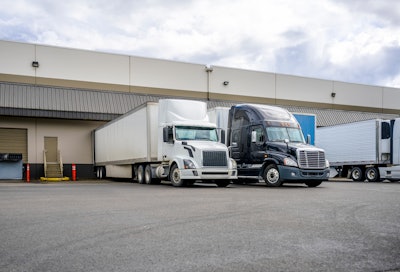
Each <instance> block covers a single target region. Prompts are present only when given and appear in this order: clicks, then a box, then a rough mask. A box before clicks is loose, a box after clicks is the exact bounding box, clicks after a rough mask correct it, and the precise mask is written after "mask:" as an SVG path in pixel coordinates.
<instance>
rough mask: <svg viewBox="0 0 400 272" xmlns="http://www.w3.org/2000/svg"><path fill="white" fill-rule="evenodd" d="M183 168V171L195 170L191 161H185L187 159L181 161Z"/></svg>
mask: <svg viewBox="0 0 400 272" xmlns="http://www.w3.org/2000/svg"><path fill="white" fill-rule="evenodd" d="M183 167H184V168H185V169H195V168H196V166H195V165H194V163H193V162H192V161H191V160H187V159H184V160H183Z"/></svg>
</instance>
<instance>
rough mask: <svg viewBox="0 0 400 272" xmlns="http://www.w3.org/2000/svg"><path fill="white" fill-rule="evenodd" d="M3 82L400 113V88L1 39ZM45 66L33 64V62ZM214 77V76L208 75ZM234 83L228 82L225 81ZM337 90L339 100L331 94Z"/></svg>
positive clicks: (0, 67)
mask: <svg viewBox="0 0 400 272" xmlns="http://www.w3.org/2000/svg"><path fill="white" fill-rule="evenodd" d="M0 58H1V62H0V81H12V82H23V83H32V84H39V85H40V84H42V85H53V86H64V87H76V88H89V89H96V90H114V91H127V92H128V91H131V92H137V93H148V94H155V95H167V96H185V97H190V98H194V99H196V98H203V99H204V98H211V99H220V100H231V101H241V102H250V103H253V102H254V103H257V102H258V103H271V104H275V103H276V104H283V105H300V106H304V105H307V106H315V107H327V108H337V109H346V110H359V111H372V112H393V113H397V112H400V103H398V101H400V89H399V88H386V87H378V86H369V85H362V84H352V83H345V82H337V81H331V80H323V79H314V78H305V77H298V76H291V75H283V74H274V73H267V72H260V71H250V70H242V69H234V68H227V67H219V66H214V67H213V71H212V72H209V73H207V72H206V69H205V65H202V64H192V63H183V62H176V61H168V60H160V59H151V58H144V57H134V56H124V55H116V54H108V53H100V52H93V51H86V50H77V49H68V48H60V47H53V46H44V45H32V44H25V43H16V42H7V41H0ZM33 60H37V61H38V62H39V65H40V67H39V68H33V67H32V61H33ZM208 76H209V77H208ZM224 81H228V82H229V84H228V85H223V82H224ZM332 92H334V93H336V96H335V97H334V98H333V97H332V96H331V93H332Z"/></svg>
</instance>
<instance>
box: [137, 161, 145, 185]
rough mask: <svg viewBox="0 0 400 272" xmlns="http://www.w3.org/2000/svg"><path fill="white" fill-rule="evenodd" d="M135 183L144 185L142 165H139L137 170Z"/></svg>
mask: <svg viewBox="0 0 400 272" xmlns="http://www.w3.org/2000/svg"><path fill="white" fill-rule="evenodd" d="M137 181H138V183H139V184H143V183H144V167H143V165H139V166H138V168H137Z"/></svg>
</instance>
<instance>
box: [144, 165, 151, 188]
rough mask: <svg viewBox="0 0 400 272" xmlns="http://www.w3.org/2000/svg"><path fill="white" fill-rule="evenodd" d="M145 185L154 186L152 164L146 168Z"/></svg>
mask: <svg viewBox="0 0 400 272" xmlns="http://www.w3.org/2000/svg"><path fill="white" fill-rule="evenodd" d="M144 183H146V184H153V182H152V176H151V166H150V164H148V165H146V167H145V168H144Z"/></svg>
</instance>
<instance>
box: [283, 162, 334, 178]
mask: <svg viewBox="0 0 400 272" xmlns="http://www.w3.org/2000/svg"><path fill="white" fill-rule="evenodd" d="M278 170H279V173H280V176H281V179H282V180H284V181H307V180H319V181H324V180H328V179H329V172H330V171H329V168H326V169H322V170H311V169H299V168H295V167H289V166H283V165H278Z"/></svg>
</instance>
